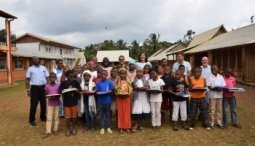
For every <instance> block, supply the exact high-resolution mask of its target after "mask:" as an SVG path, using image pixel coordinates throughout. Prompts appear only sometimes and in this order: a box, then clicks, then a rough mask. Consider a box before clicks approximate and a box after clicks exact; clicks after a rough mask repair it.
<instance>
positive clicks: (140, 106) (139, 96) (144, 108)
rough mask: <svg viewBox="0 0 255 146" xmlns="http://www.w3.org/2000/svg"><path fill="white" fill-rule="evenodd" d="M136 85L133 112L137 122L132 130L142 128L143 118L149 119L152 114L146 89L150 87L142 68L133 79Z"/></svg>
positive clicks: (134, 85)
mask: <svg viewBox="0 0 255 146" xmlns="http://www.w3.org/2000/svg"><path fill="white" fill-rule="evenodd" d="M133 87H134V90H135V92H134V95H133V98H134V102H133V108H132V114H133V117H134V120H135V121H136V124H135V125H134V127H133V128H132V131H133V132H135V131H136V129H139V130H142V120H143V119H144V120H146V119H148V117H149V116H150V115H149V114H150V103H149V101H148V97H147V93H146V89H147V88H148V84H147V81H146V79H145V77H144V76H143V71H142V68H138V69H137V70H136V77H135V78H134V81H133Z"/></svg>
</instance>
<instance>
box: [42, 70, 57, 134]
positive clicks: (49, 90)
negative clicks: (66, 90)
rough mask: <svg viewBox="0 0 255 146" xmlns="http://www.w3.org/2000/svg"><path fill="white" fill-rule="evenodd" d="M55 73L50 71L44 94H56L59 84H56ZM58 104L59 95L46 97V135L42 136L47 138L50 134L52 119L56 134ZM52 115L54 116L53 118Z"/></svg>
mask: <svg viewBox="0 0 255 146" xmlns="http://www.w3.org/2000/svg"><path fill="white" fill-rule="evenodd" d="M56 79H57V75H56V74H55V73H50V76H49V82H50V83H49V84H47V85H46V86H45V92H46V95H52V94H58V93H59V86H60V85H59V84H56ZM59 105H60V96H55V97H54V98H48V107H47V122H46V135H45V137H44V138H47V137H49V136H50V134H51V126H52V122H53V119H54V130H53V134H54V135H56V134H57V131H58V125H59V117H58V115H59ZM53 117H54V118H53Z"/></svg>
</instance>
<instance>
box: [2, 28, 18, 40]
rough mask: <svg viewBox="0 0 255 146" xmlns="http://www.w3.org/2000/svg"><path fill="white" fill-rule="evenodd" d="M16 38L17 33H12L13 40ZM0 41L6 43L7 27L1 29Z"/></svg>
mask: <svg viewBox="0 0 255 146" xmlns="http://www.w3.org/2000/svg"><path fill="white" fill-rule="evenodd" d="M15 39H16V35H15V34H11V40H15ZM0 42H3V43H6V31H5V29H1V30H0Z"/></svg>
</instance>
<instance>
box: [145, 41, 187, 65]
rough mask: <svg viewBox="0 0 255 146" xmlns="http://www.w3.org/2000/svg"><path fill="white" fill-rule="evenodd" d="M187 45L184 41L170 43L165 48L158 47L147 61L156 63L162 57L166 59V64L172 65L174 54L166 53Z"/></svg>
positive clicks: (159, 62)
mask: <svg viewBox="0 0 255 146" xmlns="http://www.w3.org/2000/svg"><path fill="white" fill-rule="evenodd" d="M186 47H187V46H186V45H185V44H184V43H178V44H175V45H172V46H170V47H168V48H166V49H160V50H158V51H157V52H155V53H154V54H152V55H151V56H150V57H149V58H148V61H150V62H151V63H153V62H155V63H156V64H157V65H159V64H161V61H162V59H164V58H165V59H167V61H168V64H169V65H172V64H173V63H174V62H175V59H176V58H175V55H167V54H169V53H170V52H174V51H176V50H181V49H184V48H186Z"/></svg>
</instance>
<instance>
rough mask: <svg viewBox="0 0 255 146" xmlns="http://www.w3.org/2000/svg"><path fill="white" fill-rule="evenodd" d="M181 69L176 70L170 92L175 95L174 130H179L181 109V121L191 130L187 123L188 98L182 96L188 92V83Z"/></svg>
mask: <svg viewBox="0 0 255 146" xmlns="http://www.w3.org/2000/svg"><path fill="white" fill-rule="evenodd" d="M181 74H182V73H181V71H180V70H177V71H176V72H175V79H174V80H173V82H172V86H171V90H170V93H172V94H173V95H174V97H173V114H172V120H173V130H174V131H178V128H177V121H178V116H179V110H180V112H181V121H182V124H183V125H182V126H183V128H184V129H185V130H189V127H188V126H187V124H186V120H187V103H186V98H185V97H182V96H183V95H184V94H186V93H187V87H188V86H187V84H186V83H185V82H184V81H183V80H182V79H181V76H182V75H181Z"/></svg>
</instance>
